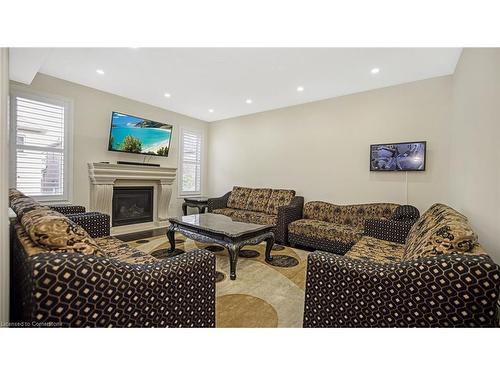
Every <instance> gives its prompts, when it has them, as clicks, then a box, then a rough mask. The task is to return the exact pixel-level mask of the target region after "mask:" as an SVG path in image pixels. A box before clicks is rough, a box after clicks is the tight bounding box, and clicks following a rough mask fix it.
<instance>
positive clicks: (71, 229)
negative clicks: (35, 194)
mask: <svg viewBox="0 0 500 375" xmlns="http://www.w3.org/2000/svg"><path fill="white" fill-rule="evenodd" d="M9 198H10V206H11V208H12V209H13V210H14V212H15V213H16V215H17V217H16V218H15V219H14V220H12V226H11V258H12V262H11V263H12V267H11V275H12V279H11V284H12V288H11V306H12V311H11V320H12V321H13V322H14V323H17V325H18V326H23V325H24V326H26V325H30V326H66V327H214V326H215V259H214V256H213V254H211V253H210V252H208V251H206V250H197V251H192V252H189V253H186V254H182V255H178V256H175V257H173V258H169V259H166V260H161V261H159V260H157V259H156V258H154V257H152V256H150V255H148V254H145V253H142V252H140V251H138V250H136V249H134V248H132V247H130V246H129V245H128V244H126V243H125V242H122V241H120V240H118V239H116V238H114V237H108V236H106V237H97V238H93V237H92V236H90V235H89V233H88V232H87V231H86V230H85V229H84V228H83V227H82V226H80V225H78V224H76V222H75V221H79V222H81V223H83V224H84V225H85V227H86V228H87V229H89V231H90V233H97V234H100V233H109V217H107V228H98V227H99V226H100V224H101V223H102V219H98V218H97V217H98V215H97V214H95V213H91V214H90V215H89V217H88V218H86V219H85V218H84V216H85V213H83V212H78V213H76V214H75V213H73V214H68V216H65V215H63V214H62V213H61V212H58V211H55V210H53V209H51V207H46V206H42V205H40V204H38V203H37V202H36V201H34V200H33V199H31V198H29V197H26V196H25V195H23V194H22V193H20V192H18V191H17V190H14V189H11V191H10V197H9ZM58 209H59V210H60V211H61V210H62V211H64V212H74V211H75V210H76V211H81V208H78V207H77V208H75V209H72V208H71V207H69V206H65V207H64V208H63V209H61V208H60V207H58ZM72 215H76V219H75V216H72ZM99 215H102V214H99ZM104 216H107V215H104ZM69 217H71V219H70V218H69ZM73 219H74V220H75V221H73Z"/></svg>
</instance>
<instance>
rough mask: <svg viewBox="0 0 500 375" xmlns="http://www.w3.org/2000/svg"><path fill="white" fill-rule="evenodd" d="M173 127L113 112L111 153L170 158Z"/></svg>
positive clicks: (109, 148) (110, 139)
mask: <svg viewBox="0 0 500 375" xmlns="http://www.w3.org/2000/svg"><path fill="white" fill-rule="evenodd" d="M171 138H172V125H167V124H162V123H160V122H156V121H151V120H146V119H144V118H141V117H136V116H131V115H127V114H125V113H120V112H113V114H112V115H111V129H110V132H109V146H108V150H109V151H119V152H129V153H133V154H143V155H155V156H168V151H169V148H170V140H171Z"/></svg>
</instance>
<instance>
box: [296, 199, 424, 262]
mask: <svg viewBox="0 0 500 375" xmlns="http://www.w3.org/2000/svg"><path fill="white" fill-rule="evenodd" d="M419 215H420V214H419V212H418V209H417V208H415V207H413V206H400V205H398V204H393V203H370V204H355V205H344V206H341V205H336V204H332V203H327V202H319V201H313V202H307V203H306V204H305V206H304V217H303V218H302V219H300V220H297V221H294V222H292V223H291V224H290V225H289V226H288V241H289V242H290V244H291V245H292V246H295V245H302V246H306V247H309V248H313V249H316V250H324V251H329V252H333V253H336V254H340V255H342V254H345V252H346V251H348V250H349V249H350V248H351V247H352V245H354V243H356V242H357V241H358V240H360V239H361V237H362V236H363V233H365V232H370V231H374V230H376V231H382V232H383V233H384V235H385V236H386V237H387V238H386V239H388V240H393V241H396V242H403V243H404V242H405V240H406V235H407V234H408V231H409V230H410V228H411V226H412V225H413V223H414V222H415V221H416V220H417V219H418V217H419Z"/></svg>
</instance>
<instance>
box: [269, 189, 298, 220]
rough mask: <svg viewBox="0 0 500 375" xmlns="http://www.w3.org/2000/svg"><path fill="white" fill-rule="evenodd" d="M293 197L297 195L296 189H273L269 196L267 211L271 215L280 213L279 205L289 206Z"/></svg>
mask: <svg viewBox="0 0 500 375" xmlns="http://www.w3.org/2000/svg"><path fill="white" fill-rule="evenodd" d="M293 197H295V191H294V190H285V189H273V191H272V192H271V196H270V197H269V203H268V205H267V208H266V213H267V214H269V215H278V207H281V206H288V205H289V204H290V202H291V201H292V198H293Z"/></svg>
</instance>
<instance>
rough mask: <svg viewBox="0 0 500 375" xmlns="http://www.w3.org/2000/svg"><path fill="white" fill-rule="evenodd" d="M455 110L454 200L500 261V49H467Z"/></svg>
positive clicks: (452, 149) (455, 89)
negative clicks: (499, 234)
mask: <svg viewBox="0 0 500 375" xmlns="http://www.w3.org/2000/svg"><path fill="white" fill-rule="evenodd" d="M452 109H453V111H452V123H451V131H450V135H451V147H450V194H449V201H450V204H451V205H452V206H453V207H455V208H456V209H458V210H459V211H461V212H462V213H464V214H465V215H466V216H467V217H468V218H469V220H470V222H471V224H472V225H473V227H474V229H475V231H476V232H477V233H478V235H479V240H480V242H481V244H482V245H483V246H484V248H485V249H486V250H487V251H488V253H489V254H490V255H491V256H492V257H493V258H494V259H495V260H496V261H497V262H499V263H500V239H499V237H498V233H499V231H500V49H498V48H495V49H480V48H466V49H464V51H463V53H462V56H461V57H460V60H459V62H458V65H457V68H456V71H455V74H454V76H453V91H452Z"/></svg>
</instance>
